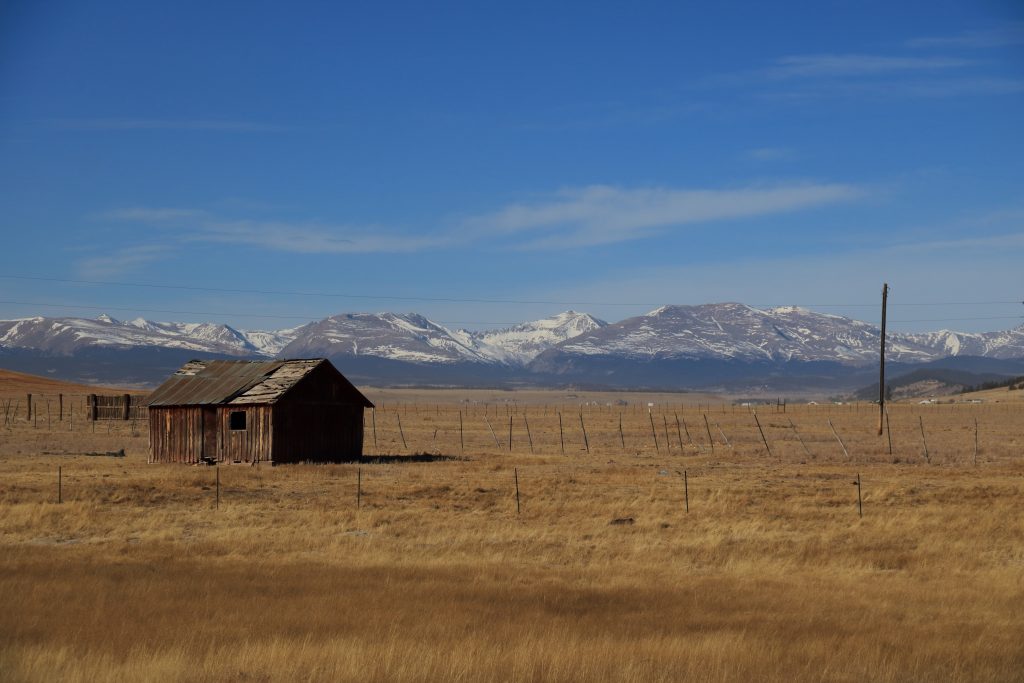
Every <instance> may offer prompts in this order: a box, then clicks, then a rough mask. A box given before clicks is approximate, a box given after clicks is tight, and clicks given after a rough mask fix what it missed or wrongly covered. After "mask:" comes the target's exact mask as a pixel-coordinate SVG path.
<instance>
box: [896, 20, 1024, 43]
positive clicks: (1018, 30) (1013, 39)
mask: <svg viewBox="0 0 1024 683" xmlns="http://www.w3.org/2000/svg"><path fill="white" fill-rule="evenodd" d="M1007 45H1024V22H1020V21H1018V22H1013V23H1010V24H1006V25H1005V26H997V27H995V28H989V29H983V30H977V31H964V32H963V33H959V34H957V35H954V36H930V37H923V38H914V39H912V40H908V41H907V47H913V48H936V47H938V48H956V47H965V48H988V47H1004V46H1007Z"/></svg>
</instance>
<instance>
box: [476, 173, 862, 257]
mask: <svg viewBox="0 0 1024 683" xmlns="http://www.w3.org/2000/svg"><path fill="white" fill-rule="evenodd" d="M864 194H865V190H864V189H862V188H859V187H856V186H853V185H845V184H836V183H834V184H810V183H808V184H800V185H784V186H776V187H749V188H741V189H730V190H707V189H672V188H639V189H624V188H619V187H612V186H605V185H595V186H590V187H584V188H578V189H566V190H563V191H561V192H559V193H557V194H556V195H555V196H554V197H552V198H551V199H550V200H548V201H542V202H536V203H532V204H512V205H510V206H506V207H504V208H502V209H499V210H498V211H495V212H493V213H490V214H485V215H481V216H476V217H473V218H470V219H468V220H467V221H466V227H467V228H470V229H471V230H473V231H474V232H477V231H479V232H484V233H490V234H497V235H511V234H523V233H525V234H526V235H527V236H528V239H527V240H526V241H525V242H524V243H521V244H520V245H519V246H520V247H525V248H533V249H541V248H562V247H580V246H593V245H600V244H613V243H616V242H624V241H628V240H635V239H641V238H644V237H649V236H652V235H655V234H659V233H661V232H663V231H664V230H666V229H669V228H672V227H677V226H682V225H687V224H694V223H708V222H713V221H718V220H725V219H735V218H747V217H753V216H761V215H768V214H776V213H783V212H789V211H798V210H801V209H808V208H812V207H815V206H821V205H825V204H833V203H837V202H846V201H851V200H854V199H857V198H860V197H862V196H863V195H864Z"/></svg>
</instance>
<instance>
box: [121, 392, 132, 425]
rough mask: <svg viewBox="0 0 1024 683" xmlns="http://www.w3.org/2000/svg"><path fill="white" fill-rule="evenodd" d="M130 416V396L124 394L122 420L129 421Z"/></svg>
mask: <svg viewBox="0 0 1024 683" xmlns="http://www.w3.org/2000/svg"><path fill="white" fill-rule="evenodd" d="M131 414H132V395H131V394H125V395H124V416H123V419H124V420H129V419H131Z"/></svg>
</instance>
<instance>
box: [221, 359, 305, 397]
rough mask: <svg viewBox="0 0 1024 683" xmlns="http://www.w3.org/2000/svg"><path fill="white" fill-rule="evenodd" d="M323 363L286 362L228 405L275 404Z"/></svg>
mask: <svg viewBox="0 0 1024 683" xmlns="http://www.w3.org/2000/svg"><path fill="white" fill-rule="evenodd" d="M322 362H323V360H322V359H319V358H317V359H312V360H290V361H285V363H284V364H283V365H281V366H280V367H278V368H276V369H275V370H274V371H273V372H271V373H269V374H268V375H266V376H265V377H264V378H263V380H262V381H261V382H259V383H257V384H255V385H253V386H251V387H249V388H248V389H246V390H245V391H243V392H242V393H240V394H238V395H237V396H236V397H235V398H233V399H231V400H230V401H228V403H273V402H274V401H276V400H277V399H279V398H281V396H282V395H283V394H284V392H286V391H288V390H289V389H291V388H292V387H293V386H295V385H296V384H298V383H299V380H301V379H302V378H303V377H305V376H306V375H308V374H309V373H310V372H311V371H312V370H313V368H315V367H316V366H318V365H320V363H322Z"/></svg>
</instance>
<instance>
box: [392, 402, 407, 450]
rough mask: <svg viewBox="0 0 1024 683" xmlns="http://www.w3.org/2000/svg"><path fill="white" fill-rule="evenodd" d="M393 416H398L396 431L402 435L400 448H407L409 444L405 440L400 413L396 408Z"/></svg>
mask: <svg viewBox="0 0 1024 683" xmlns="http://www.w3.org/2000/svg"><path fill="white" fill-rule="evenodd" d="M395 417H397V418H398V433H399V434H400V435H401V436H402V448H404V449H405V450H409V444H407V443H406V442H405V430H404V429H402V415H401V413H399V412H398V411H397V410H396V411H395Z"/></svg>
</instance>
